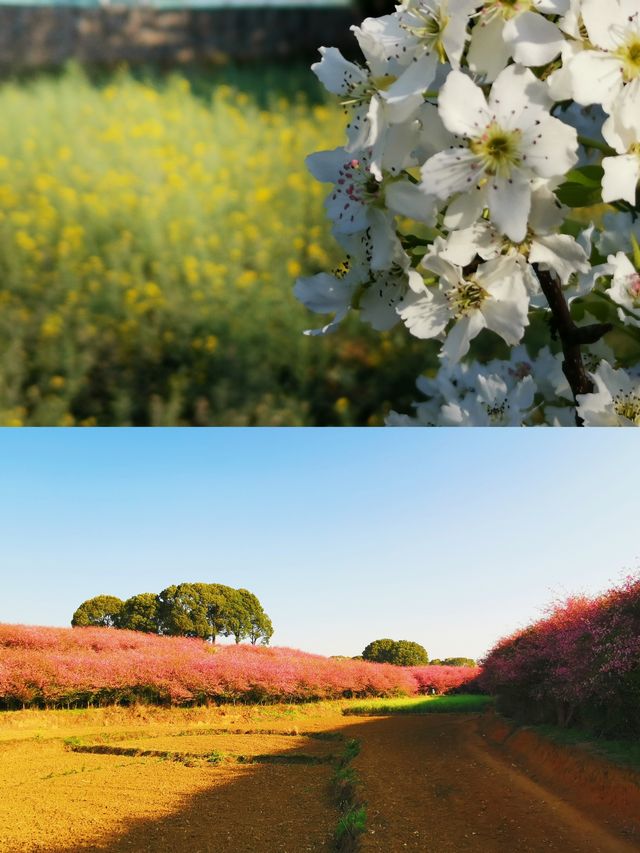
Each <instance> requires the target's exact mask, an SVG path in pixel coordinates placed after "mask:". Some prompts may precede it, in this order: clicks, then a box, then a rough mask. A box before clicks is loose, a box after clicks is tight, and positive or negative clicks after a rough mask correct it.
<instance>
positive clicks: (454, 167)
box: [421, 148, 484, 199]
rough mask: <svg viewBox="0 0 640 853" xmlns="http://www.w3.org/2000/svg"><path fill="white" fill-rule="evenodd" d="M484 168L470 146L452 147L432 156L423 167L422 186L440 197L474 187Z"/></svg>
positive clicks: (429, 193) (449, 195)
mask: <svg viewBox="0 0 640 853" xmlns="http://www.w3.org/2000/svg"><path fill="white" fill-rule="evenodd" d="M483 171H484V169H483V167H482V164H481V163H480V160H479V158H478V156H477V155H475V154H473V153H472V152H471V151H470V150H469V149H468V148H450V149H449V150H448V151H441V152H440V153H439V154H435V155H434V156H433V157H430V158H429V159H428V160H427V162H426V163H425V164H424V166H423V167H422V171H421V175H422V187H423V188H424V191H425V192H426V193H427V194H428V195H434V196H437V198H440V199H447V198H450V197H451V196H452V195H454V194H455V193H459V192H468V191H469V190H471V189H473V188H474V187H475V186H476V184H477V182H478V180H479V178H480V176H481V175H482V173H483Z"/></svg>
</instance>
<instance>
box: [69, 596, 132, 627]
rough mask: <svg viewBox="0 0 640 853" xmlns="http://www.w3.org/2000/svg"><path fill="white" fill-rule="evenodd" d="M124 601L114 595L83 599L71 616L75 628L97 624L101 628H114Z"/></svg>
mask: <svg viewBox="0 0 640 853" xmlns="http://www.w3.org/2000/svg"><path fill="white" fill-rule="evenodd" d="M123 605H124V602H123V601H122V600H121V599H120V598H116V597H115V596H114V595H96V596H95V597H94V598H89V599H88V600H87V601H83V602H82V604H81V605H80V606H79V607H78V609H77V610H76V612H75V613H74V614H73V616H72V617H71V624H72V625H73V627H74V628H83V627H87V626H89V625H95V626H97V627H99V628H113V627H114V626H115V625H116V624H117V621H118V616H119V614H120V611H121V610H122V607H123Z"/></svg>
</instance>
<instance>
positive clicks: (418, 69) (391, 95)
mask: <svg viewBox="0 0 640 853" xmlns="http://www.w3.org/2000/svg"><path fill="white" fill-rule="evenodd" d="M437 67H438V59H437V57H436V56H433V55H432V54H430V53H423V54H422V56H421V57H420V58H419V59H418V60H417V61H416V62H412V63H411V65H409V67H408V68H407V69H406V70H405V71H403V72H402V74H401V75H400V77H398V79H397V80H396V81H395V83H392V84H391V86H389V88H388V89H387V90H386V91H382V92H381V93H380V95H381V97H382V98H383V99H384V100H385V101H386V102H387V103H388V104H395V103H397V102H399V101H403V100H404V99H405V98H407V97H409V96H410V95H421V94H422V93H423V92H426V91H427V89H428V88H429V86H430V85H431V83H433V80H434V78H435V76H436V69H437ZM418 103H420V102H418ZM398 120H400V121H401V119H398Z"/></svg>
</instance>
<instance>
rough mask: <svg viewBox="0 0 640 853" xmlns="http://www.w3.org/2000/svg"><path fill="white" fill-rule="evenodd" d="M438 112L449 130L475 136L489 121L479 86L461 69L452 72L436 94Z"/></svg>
mask: <svg viewBox="0 0 640 853" xmlns="http://www.w3.org/2000/svg"><path fill="white" fill-rule="evenodd" d="M438 112H439V113H440V116H441V118H442V121H443V123H444V126H445V127H446V128H447V130H449V131H450V132H451V133H456V134H458V135H460V136H469V137H475V136H477V135H478V133H479V131H481V130H483V129H484V128H485V127H486V126H487V125H488V124H489V122H490V121H491V113H490V111H489V109H488V107H487V102H486V100H485V97H484V95H483V93H482V89H481V88H480V87H479V86H476V84H475V83H474V82H473V80H471V78H470V77H467V75H466V74H463V73H462V72H461V71H452V72H451V73H450V74H449V75H448V76H447V79H446V80H445V82H444V85H443V87H442V89H441V90H440V94H439V96H438Z"/></svg>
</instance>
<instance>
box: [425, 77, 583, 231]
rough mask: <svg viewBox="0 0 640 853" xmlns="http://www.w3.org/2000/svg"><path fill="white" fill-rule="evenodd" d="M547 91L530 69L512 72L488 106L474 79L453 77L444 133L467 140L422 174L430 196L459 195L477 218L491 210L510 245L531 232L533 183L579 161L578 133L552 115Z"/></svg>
mask: <svg viewBox="0 0 640 853" xmlns="http://www.w3.org/2000/svg"><path fill="white" fill-rule="evenodd" d="M550 106H551V100H550V98H549V95H548V91H547V88H546V87H545V85H544V84H543V83H540V81H538V80H537V79H536V78H535V77H534V75H533V74H532V73H531V71H529V70H528V69H526V68H522V67H520V66H518V65H511V66H509V67H508V68H507V69H505V70H504V71H503V72H502V73H501V74H500V75H499V76H498V77H497V79H496V81H495V82H494V84H493V86H492V87H491V92H490V94H489V98H488V100H487V99H485V96H484V94H483V92H482V89H480V87H479V86H477V85H476V84H475V83H474V82H473V81H472V80H471V79H470V78H469V77H467V76H466V75H464V74H463V73H462V72H459V71H452V72H451V73H450V74H449V76H448V77H447V80H446V82H445V84H444V86H443V87H442V90H441V91H440V97H439V100H438V109H439V111H440V115H441V117H442V121H443V123H444V125H445V127H446V128H447V129H448V130H449V131H450V132H451V133H455V134H458V135H459V136H461V137H463V138H464V139H465V140H466V144H465V145H464V146H458V147H453V148H450V149H448V150H446V151H442V152H440V153H439V154H435V155H434V156H433V157H431V158H429V160H427V162H426V163H425V165H424V167H423V168H422V182H423V186H424V189H425V191H426V192H427V193H428V194H432V195H435V196H437V197H438V198H440V199H443V200H445V199H449V198H451V197H452V196H454V195H456V194H458V193H464V196H462V201H461V203H462V205H463V207H464V208H465V209H466V211H467V213H468V215H469V216H470V217H471V218H472V219H477V218H478V217H479V216H480V215H481V213H482V211H483V210H484V208H488V210H489V215H490V217H491V220H492V222H493V223H494V224H495V225H496V227H497V228H498V229H499V230H500V231H501V232H502V233H504V234H506V235H507V236H508V237H509V238H510V239H511V240H514V241H518V242H521V241H522V240H524V238H525V236H526V233H527V224H528V219H529V213H530V210H531V193H532V183H533V181H534V180H535V179H536V178H552V177H554V176H559V175H562V174H564V173H565V172H567V171H568V170H569V169H570V168H571V166H572V165H573V164H574V163H575V162H576V160H577V153H576V152H577V148H578V142H577V134H576V131H575V130H574V129H573V128H572V127H569V126H568V125H566V124H563V123H562V122H561V121H559V120H558V119H557V118H554V117H553V116H551V115H550V114H549V108H550Z"/></svg>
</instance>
